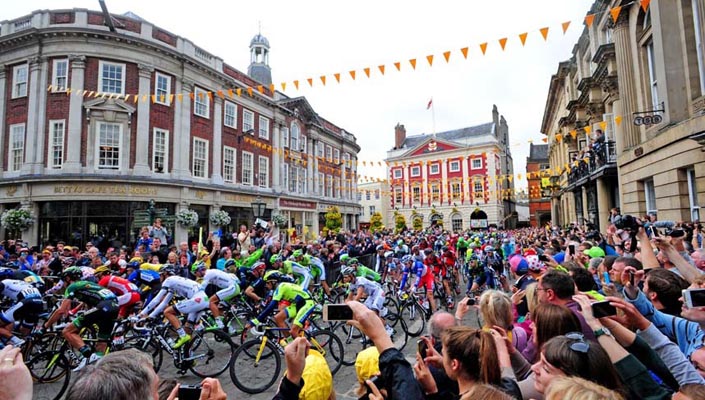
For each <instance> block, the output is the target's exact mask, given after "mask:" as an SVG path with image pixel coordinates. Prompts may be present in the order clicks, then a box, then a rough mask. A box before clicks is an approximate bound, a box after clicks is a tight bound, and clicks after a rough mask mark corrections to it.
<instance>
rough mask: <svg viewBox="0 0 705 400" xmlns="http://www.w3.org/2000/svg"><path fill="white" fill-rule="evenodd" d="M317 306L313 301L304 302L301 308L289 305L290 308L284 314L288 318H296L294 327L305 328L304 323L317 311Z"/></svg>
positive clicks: (294, 304) (293, 304)
mask: <svg viewBox="0 0 705 400" xmlns="http://www.w3.org/2000/svg"><path fill="white" fill-rule="evenodd" d="M315 306H316V302H315V301H313V300H312V299H310V300H304V301H303V304H300V307H299V305H297V304H296V303H292V304H289V306H287V307H286V308H285V309H284V312H285V313H286V317H287V318H294V325H296V326H298V327H299V328H303V327H304V322H306V319H307V318H308V316H309V315H311V313H312V312H313V310H315V308H316V307H315Z"/></svg>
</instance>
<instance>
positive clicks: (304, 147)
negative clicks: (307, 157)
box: [301, 135, 308, 153]
mask: <svg viewBox="0 0 705 400" xmlns="http://www.w3.org/2000/svg"><path fill="white" fill-rule="evenodd" d="M307 149H308V143H307V142H306V136H304V135H301V152H302V153H305V152H306V150H307Z"/></svg>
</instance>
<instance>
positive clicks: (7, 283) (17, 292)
mask: <svg viewBox="0 0 705 400" xmlns="http://www.w3.org/2000/svg"><path fill="white" fill-rule="evenodd" d="M2 295H3V296H5V297H7V298H9V299H12V300H14V301H19V300H22V299H26V298H28V297H40V296H41V294H40V293H39V290H37V288H35V287H34V286H32V285H31V284H29V283H27V282H25V281H20V280H16V279H5V280H4V281H2Z"/></svg>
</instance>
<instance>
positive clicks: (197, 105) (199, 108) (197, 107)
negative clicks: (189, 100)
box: [193, 87, 211, 118]
mask: <svg viewBox="0 0 705 400" xmlns="http://www.w3.org/2000/svg"><path fill="white" fill-rule="evenodd" d="M193 99H194V100H193V113H194V114H196V115H198V116H199V117H203V118H210V106H211V103H210V101H211V99H210V98H208V92H206V91H205V90H203V89H201V88H200V87H196V89H195V90H194V92H193Z"/></svg>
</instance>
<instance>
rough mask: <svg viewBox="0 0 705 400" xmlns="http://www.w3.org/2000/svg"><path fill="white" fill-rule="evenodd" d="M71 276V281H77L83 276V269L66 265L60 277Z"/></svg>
mask: <svg viewBox="0 0 705 400" xmlns="http://www.w3.org/2000/svg"><path fill="white" fill-rule="evenodd" d="M67 277H68V278H71V280H72V281H77V280H79V279H81V278H82V277H83V271H81V268H79V267H68V268H66V269H65V270H64V272H62V273H61V279H65V278H67Z"/></svg>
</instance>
